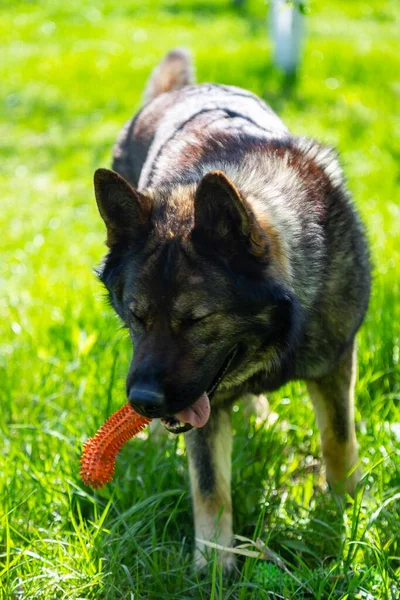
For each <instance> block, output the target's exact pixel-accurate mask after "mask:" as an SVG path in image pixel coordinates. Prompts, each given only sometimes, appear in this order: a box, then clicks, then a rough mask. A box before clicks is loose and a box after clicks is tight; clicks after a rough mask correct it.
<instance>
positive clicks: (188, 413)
mask: <svg viewBox="0 0 400 600" xmlns="http://www.w3.org/2000/svg"><path fill="white" fill-rule="evenodd" d="M236 352H237V346H235V347H234V348H233V349H232V350H231V351H230V352H229V354H228V355H227V357H226V359H225V360H224V362H223V363H222V366H221V368H220V370H219V371H218V373H217V375H216V377H215V378H214V380H213V382H212V385H211V387H210V389H209V390H208V391H207V392H204V393H203V394H202V395H201V396H200V398H199V399H198V400H196V401H195V402H194V403H193V404H192V405H191V406H188V407H187V408H185V409H183V410H182V411H180V412H178V413H176V414H175V415H172V416H170V417H169V416H168V417H163V418H162V419H161V423H162V424H163V425H164V427H165V429H167V430H168V431H170V432H171V433H185V432H186V431H190V429H192V428H193V427H196V428H198V429H201V428H202V427H204V426H205V425H206V424H207V421H208V419H209V418H210V412H211V406H210V398H211V397H212V395H213V394H214V393H215V391H216V390H217V388H218V386H219V384H220V383H221V381H222V380H223V378H224V377H225V375H226V373H227V371H228V369H229V367H230V366H231V363H232V361H233V359H234V358H235V356H236Z"/></svg>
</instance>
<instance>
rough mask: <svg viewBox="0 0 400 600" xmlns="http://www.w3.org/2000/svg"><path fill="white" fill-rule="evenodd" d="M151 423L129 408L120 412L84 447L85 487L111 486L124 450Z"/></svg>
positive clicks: (124, 407) (81, 472)
mask: <svg viewBox="0 0 400 600" xmlns="http://www.w3.org/2000/svg"><path fill="white" fill-rule="evenodd" d="M150 421H151V419H148V418H147V417H142V416H141V415H138V414H136V413H135V411H134V410H133V408H132V407H131V406H130V405H129V404H125V406H123V407H122V408H120V409H119V410H117V412H115V413H114V414H113V415H111V417H109V418H108V419H107V421H106V422H105V423H104V425H102V426H101V427H100V429H99V430H98V432H97V433H96V435H95V436H94V437H92V438H90V439H89V440H88V441H87V442H86V443H85V444H84V447H83V452H82V458H81V469H80V476H81V478H82V481H83V483H84V484H85V485H88V486H91V487H93V488H96V489H98V488H101V487H103V485H105V484H106V483H109V482H110V481H111V480H112V478H113V476H114V470H115V460H116V458H117V454H118V452H119V451H120V450H121V448H122V446H123V445H124V444H125V443H126V442H127V441H128V440H130V439H131V438H132V437H134V436H135V435H137V434H138V433H139V432H140V431H142V430H143V429H144V428H145V427H146V425H147V424H148V423H150Z"/></svg>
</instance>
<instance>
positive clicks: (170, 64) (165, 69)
mask: <svg viewBox="0 0 400 600" xmlns="http://www.w3.org/2000/svg"><path fill="white" fill-rule="evenodd" d="M193 83H194V68H193V63H192V57H191V55H190V53H189V52H188V51H187V50H184V49H182V48H176V49H175V50H171V52H168V54H167V55H166V56H165V57H164V58H163V60H162V61H161V62H160V64H159V65H157V67H156V68H155V69H154V71H153V72H152V74H151V75H150V79H149V81H148V82H147V86H146V89H145V92H144V101H145V102H149V101H150V100H153V98H156V97H157V96H159V95H160V94H163V93H164V92H172V90H179V89H180V88H182V87H184V86H185V85H191V84H193Z"/></svg>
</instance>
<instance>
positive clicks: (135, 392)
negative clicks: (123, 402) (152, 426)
mask: <svg viewBox="0 0 400 600" xmlns="http://www.w3.org/2000/svg"><path fill="white" fill-rule="evenodd" d="M128 400H129V403H130V405H131V406H132V408H133V410H134V411H136V412H137V413H138V414H140V415H143V416H144V417H151V418H157V417H162V416H163V415H164V404H165V398H164V394H163V393H162V391H161V390H159V389H158V388H156V387H154V386H153V385H149V384H146V383H137V384H134V385H132V386H131V387H130V389H129V392H128Z"/></svg>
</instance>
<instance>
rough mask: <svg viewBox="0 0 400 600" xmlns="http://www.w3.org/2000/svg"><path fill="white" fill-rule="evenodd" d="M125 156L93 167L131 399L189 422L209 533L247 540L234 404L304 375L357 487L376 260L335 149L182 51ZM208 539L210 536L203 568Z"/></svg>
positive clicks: (117, 154) (195, 480)
mask: <svg viewBox="0 0 400 600" xmlns="http://www.w3.org/2000/svg"><path fill="white" fill-rule="evenodd" d="M112 168H113V171H110V170H107V169H99V170H97V171H96V173H95V177H94V183H95V193H96V199H97V204H98V208H99V211H100V215H101V217H102V218H103V220H104V222H105V225H106V228H107V245H108V246H109V253H108V255H107V257H106V258H105V260H104V263H103V265H102V268H101V272H100V278H101V280H102V282H103V283H104V285H105V286H106V288H107V290H108V292H109V295H110V299H111V303H112V305H113V307H114V309H115V311H116V312H117V313H118V315H119V316H120V318H121V319H122V321H123V323H124V324H125V325H126V327H127V328H128V329H129V332H130V335H131V338H132V342H133V345H134V349H135V351H134V357H133V360H132V363H131V366H130V369H129V373H128V377H127V382H126V390H127V396H128V399H129V402H130V403H131V405H132V407H133V408H134V409H135V411H137V412H138V413H140V414H142V415H146V416H148V417H153V418H159V419H161V421H162V423H163V424H164V426H165V427H166V428H167V429H168V431H171V432H173V433H184V434H185V441H186V447H187V453H188V457H189V469H190V480H191V489H192V498H193V512H194V522H195V534H196V538H197V539H199V540H212V539H213V540H215V539H218V541H219V543H220V544H222V545H223V546H228V547H229V546H231V545H232V537H233V536H232V502H231V491H230V481H231V450H232V431H231V407H232V404H233V403H234V402H235V401H237V400H238V399H239V398H241V397H243V396H244V395H247V394H254V395H258V394H261V393H263V392H266V391H269V390H277V389H278V388H280V387H281V386H282V385H283V384H285V383H286V382H288V381H291V380H298V379H302V380H304V381H305V382H306V384H307V387H308V391H309V394H310V396H311V400H312V402H313V405H314V409H315V412H316V418H317V423H318V427H319V430H320V434H321V439H322V450H323V455H324V458H325V462H326V470H327V479H328V482H329V484H330V486H331V487H332V488H333V489H334V490H336V491H337V492H339V493H340V492H344V491H346V490H347V491H348V492H349V493H353V492H354V488H355V485H356V483H357V481H358V478H359V471H358V453H357V441H356V434H355V428H354V404H353V396H354V384H355V370H356V350H355V335H356V332H357V330H358V329H359V327H360V325H361V323H362V321H363V318H364V315H365V312H366V309H367V305H368V300H369V293H370V264H369V253H368V249H367V243H366V239H365V235H364V231H363V227H362V224H361V221H360V218H359V216H358V214H357V212H356V210H355V207H354V205H353V203H352V201H351V199H350V197H349V194H348V192H347V191H346V189H345V184H344V177H343V174H342V170H341V167H340V165H339V162H338V158H337V155H336V153H335V152H334V151H333V150H331V149H330V148H327V147H324V146H321V145H320V144H318V143H317V142H315V141H313V140H310V139H305V138H299V137H294V136H293V135H291V134H290V133H289V131H288V130H287V128H286V127H285V125H284V124H283V123H282V121H281V120H280V119H279V118H278V117H277V116H276V115H275V113H274V112H273V111H272V110H271V109H270V108H269V107H268V106H267V105H266V104H265V103H264V102H263V101H262V100H260V99H259V98H258V97H257V96H255V95H254V94H252V93H250V92H248V91H246V90H243V89H239V88H236V87H230V86H226V85H214V84H208V83H207V84H199V85H195V84H194V82H193V68H192V65H191V60H190V57H189V55H188V54H187V53H186V52H185V51H182V50H179V49H178V50H173V51H171V52H170V53H169V54H167V56H166V57H165V58H164V60H163V61H162V62H161V63H160V65H159V66H158V67H156V69H155V70H154V72H153V74H152V76H151V77H150V80H149V83H148V85H147V89H146V92H145V103H144V106H143V108H142V109H141V110H140V111H139V112H138V114H137V115H136V116H135V117H134V118H133V119H132V120H130V121H129V122H128V123H127V124H126V125H125V127H124V129H123V131H122V133H121V134H120V136H119V139H118V141H117V144H116V147H115V149H114V159H113V164H112ZM205 550H206V548H205V545H204V544H203V543H202V542H199V541H198V542H197V545H196V552H195V561H196V564H197V565H198V566H200V567H201V566H203V565H204V564H205V563H206V554H205ZM232 556H233V555H232V554H231V553H229V554H228V553H225V554H224V553H222V554H221V560H222V562H223V565H224V567H225V568H229V567H230V566H231V565H232Z"/></svg>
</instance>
